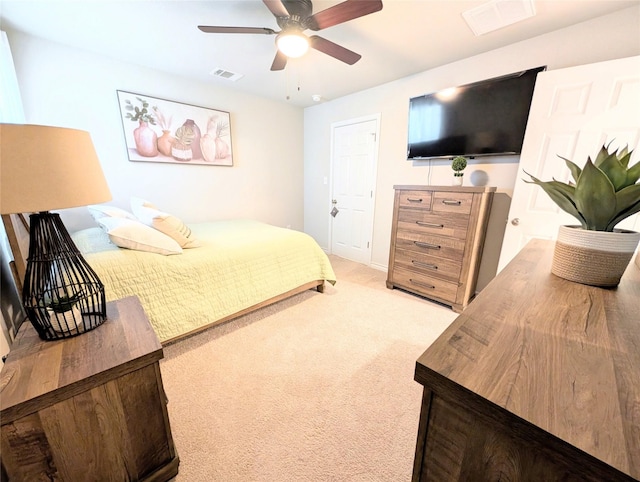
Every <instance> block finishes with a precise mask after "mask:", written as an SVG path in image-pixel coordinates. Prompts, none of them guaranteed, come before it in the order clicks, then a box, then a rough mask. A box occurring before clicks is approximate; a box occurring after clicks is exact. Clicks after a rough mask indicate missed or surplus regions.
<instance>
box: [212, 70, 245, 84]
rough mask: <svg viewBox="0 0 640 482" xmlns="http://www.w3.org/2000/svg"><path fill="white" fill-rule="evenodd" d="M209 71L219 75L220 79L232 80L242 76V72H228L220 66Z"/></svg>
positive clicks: (215, 75)
mask: <svg viewBox="0 0 640 482" xmlns="http://www.w3.org/2000/svg"><path fill="white" fill-rule="evenodd" d="M209 73H210V74H211V75H213V76H214V77H220V78H222V79H226V80H232V81H233V82H235V81H237V80H240V79H241V78H242V77H244V75H243V74H236V73H235V72H230V71H229V70H224V69H220V68H218V69H213V70H212V71H211V72H209Z"/></svg>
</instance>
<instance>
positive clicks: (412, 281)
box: [409, 278, 436, 290]
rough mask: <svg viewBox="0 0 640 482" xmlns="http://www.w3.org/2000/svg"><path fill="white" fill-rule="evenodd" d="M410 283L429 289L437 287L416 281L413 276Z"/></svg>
mask: <svg viewBox="0 0 640 482" xmlns="http://www.w3.org/2000/svg"><path fill="white" fill-rule="evenodd" d="M409 283H413V284H414V285H417V286H422V287H423V288H427V289H430V290H435V289H436V287H435V286H433V285H428V284H427V283H423V282H422V281H416V280H414V279H413V278H409Z"/></svg>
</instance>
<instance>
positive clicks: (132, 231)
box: [98, 217, 182, 256]
mask: <svg viewBox="0 0 640 482" xmlns="http://www.w3.org/2000/svg"><path fill="white" fill-rule="evenodd" d="M98 223H100V226H102V228H103V229H104V230H105V231H106V232H107V234H109V239H110V240H111V242H112V243H113V244H115V245H116V246H119V247H121V248H127V249H135V250H136V251H147V252H149V253H157V254H162V255H165V256H167V255H170V254H181V253H182V248H181V247H180V245H179V244H178V243H177V242H176V241H175V240H173V239H171V238H170V237H169V236H167V235H166V234H162V233H161V232H160V231H157V230H155V229H153V228H150V227H149V226H145V225H144V224H142V223H141V222H139V221H132V220H130V219H125V218H110V217H105V218H101V219H100V220H98Z"/></svg>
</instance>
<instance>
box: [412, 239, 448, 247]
mask: <svg viewBox="0 0 640 482" xmlns="http://www.w3.org/2000/svg"><path fill="white" fill-rule="evenodd" d="M413 244H415V245H416V246H418V247H419V248H428V249H440V248H441V247H442V246H438V245H437V244H429V243H423V242H422V241H414V242H413Z"/></svg>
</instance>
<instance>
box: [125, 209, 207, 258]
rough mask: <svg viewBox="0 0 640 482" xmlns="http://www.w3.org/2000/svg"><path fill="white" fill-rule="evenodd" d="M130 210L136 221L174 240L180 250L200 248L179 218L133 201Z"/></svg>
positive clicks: (187, 227) (197, 241)
mask: <svg viewBox="0 0 640 482" xmlns="http://www.w3.org/2000/svg"><path fill="white" fill-rule="evenodd" d="M131 208H132V209H133V213H134V214H135V215H136V217H137V218H138V220H140V221H141V222H142V223H144V224H146V225H147V226H151V227H152V228H155V229H157V230H158V231H160V232H161V233H164V234H166V235H167V236H170V237H171V238H173V239H175V240H176V241H177V242H178V244H179V245H180V246H181V247H182V248H198V247H200V246H202V244H201V243H200V240H198V239H196V238H195V237H194V236H193V234H192V233H191V229H190V228H189V226H187V225H186V224H184V223H183V222H182V221H181V220H180V219H179V218H177V217H175V216H173V215H171V214H169V213H165V212H162V211H158V210H157V209H155V208H152V207H148V206H144V205H142V204H139V203H137V204H134V203H133V201H132V204H131Z"/></svg>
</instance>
